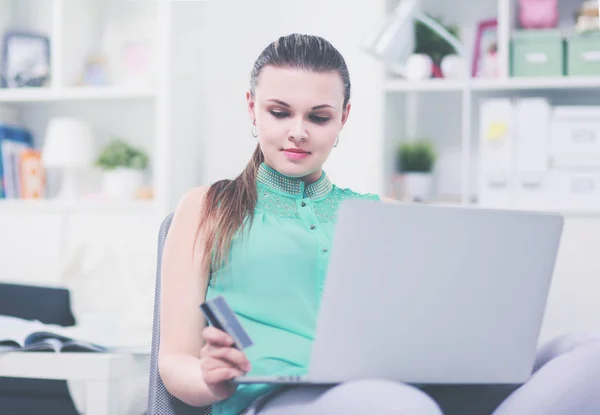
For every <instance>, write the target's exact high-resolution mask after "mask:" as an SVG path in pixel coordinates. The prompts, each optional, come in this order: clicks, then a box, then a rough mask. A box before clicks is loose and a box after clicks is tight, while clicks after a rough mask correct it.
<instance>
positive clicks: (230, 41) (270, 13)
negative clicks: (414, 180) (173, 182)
mask: <svg viewBox="0 0 600 415" xmlns="http://www.w3.org/2000/svg"><path fill="white" fill-rule="evenodd" d="M177 7H180V6H177ZM181 7H182V6H181ZM189 7H190V8H192V7H198V8H200V7H202V8H204V9H205V10H206V15H205V16H204V18H202V22H203V25H202V26H203V29H202V30H201V32H202V36H201V37H200V38H198V44H197V47H196V48H195V50H194V51H193V52H198V53H201V54H202V59H203V61H204V62H205V65H204V68H203V88H202V91H203V100H204V105H203V107H204V108H205V109H206V113H205V117H204V120H203V121H204V125H203V129H204V139H205V151H206V153H205V158H204V160H203V163H204V166H203V168H204V169H203V171H204V175H203V177H202V181H203V182H204V183H210V182H213V181H215V180H218V179H221V178H231V177H234V176H235V175H237V174H238V173H239V172H240V171H241V170H242V169H243V167H244V166H245V165H246V163H247V161H248V160H249V159H250V155H251V153H252V151H253V150H254V147H255V145H256V140H255V139H254V138H253V137H252V136H251V134H250V127H251V124H250V120H249V117H248V114H247V111H246V101H245V92H246V91H247V89H248V86H249V74H250V70H251V68H252V64H253V63H254V60H255V59H256V58H257V57H258V55H259V54H260V52H261V51H262V49H263V48H264V47H265V46H267V44H268V43H270V42H271V41H273V40H275V39H276V38H277V37H278V36H281V35H285V34H288V33H291V32H305V33H312V34H318V35H321V36H323V37H325V38H327V39H328V40H329V41H331V42H332V43H333V44H334V46H336V47H337V48H338V49H339V50H340V52H341V53H342V54H343V55H344V57H345V59H346V61H347V64H348V67H349V70H350V76H351V81H352V83H353V85H352V86H353V98H352V105H353V108H352V112H351V115H350V118H349V120H348V123H347V124H346V126H345V128H344V130H343V131H342V134H341V136H340V139H341V141H340V145H339V147H337V148H336V149H335V150H334V152H333V153H334V154H333V155H332V157H331V158H330V160H329V161H328V163H327V164H326V166H325V168H326V170H327V172H328V174H329V175H330V176H331V177H332V178H333V180H334V181H335V182H336V183H337V184H338V185H340V186H345V187H351V188H353V189H355V190H357V191H370V192H380V191H381V190H382V186H383V177H382V174H381V169H380V157H381V152H382V151H383V141H382V138H383V135H382V123H383V106H382V105H383V95H382V88H381V82H382V81H383V80H382V76H381V75H382V72H381V70H382V68H381V67H380V66H379V64H378V63H377V62H375V61H373V60H372V59H371V58H370V57H368V56H367V55H366V54H365V53H364V52H362V51H361V50H360V49H359V45H360V44H361V40H362V38H363V36H364V35H365V34H366V32H367V30H368V29H369V28H370V27H372V25H373V24H374V23H375V22H377V19H378V18H380V17H381V16H382V13H383V10H384V7H383V2H349V1H344V0H329V1H325V2H324V1H318V0H302V1H300V0H294V1H276V0H258V1H244V2H242V1H239V2H235V9H232V3H231V2H226V1H225V2H222V1H214V2H205V3H203V4H202V5H201V6H189Z"/></svg>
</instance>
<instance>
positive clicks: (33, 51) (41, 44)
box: [0, 31, 51, 88]
mask: <svg viewBox="0 0 600 415" xmlns="http://www.w3.org/2000/svg"><path fill="white" fill-rule="evenodd" d="M50 54H51V52H50V38H49V37H48V36H44V35H42V34H38V33H33V32H27V31H7V32H6V33H5V34H4V37H3V40H2V66H1V68H0V86H1V87H2V88H24V87H42V86H45V85H46V84H47V83H48V81H49V80H50V75H51V62H50Z"/></svg>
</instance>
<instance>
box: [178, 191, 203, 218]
mask: <svg viewBox="0 0 600 415" xmlns="http://www.w3.org/2000/svg"><path fill="white" fill-rule="evenodd" d="M209 188H210V186H196V187H193V188H191V189H189V190H187V191H186V192H185V193H184V194H183V195H182V196H181V197H180V198H179V201H178V202H177V206H176V208H175V213H177V212H178V211H184V212H186V211H190V210H192V211H195V212H197V211H198V210H199V209H200V208H201V206H202V203H203V202H204V197H205V196H206V193H207V192H208V189H209Z"/></svg>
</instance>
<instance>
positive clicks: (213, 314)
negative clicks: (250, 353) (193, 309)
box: [200, 296, 254, 350]
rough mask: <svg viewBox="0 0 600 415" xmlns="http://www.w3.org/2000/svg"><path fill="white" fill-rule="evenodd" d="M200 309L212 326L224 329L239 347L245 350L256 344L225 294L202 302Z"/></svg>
mask: <svg viewBox="0 0 600 415" xmlns="http://www.w3.org/2000/svg"><path fill="white" fill-rule="evenodd" d="M200 309H201V310H202V313H203V314H204V317H205V318H206V320H207V321H208V323H209V324H210V325H211V326H213V327H215V328H217V329H219V330H221V331H224V332H225V333H227V334H229V335H230V336H231V337H232V338H233V341H234V342H235V346H236V347H237V348H238V349H240V350H243V349H245V348H247V347H250V346H252V345H253V344H254V342H253V341H252V339H251V338H250V336H249V335H248V333H247V332H246V330H244V327H242V324H241V323H240V321H239V320H238V318H237V316H236V315H235V313H234V312H233V310H232V309H231V307H229V304H227V301H225V298H224V297H223V296H219V297H215V298H213V299H211V300H208V301H206V302H204V303H202V304H201V305H200Z"/></svg>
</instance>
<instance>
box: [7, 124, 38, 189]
mask: <svg viewBox="0 0 600 415" xmlns="http://www.w3.org/2000/svg"><path fill="white" fill-rule="evenodd" d="M44 193H45V171H44V168H43V165H42V157H41V152H40V150H39V149H36V148H35V146H34V140H33V136H32V134H31V133H30V132H29V131H28V130H27V129H25V128H23V127H20V126H15V125H10V124H7V123H4V122H1V121H0V199H39V198H43V197H44Z"/></svg>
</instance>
